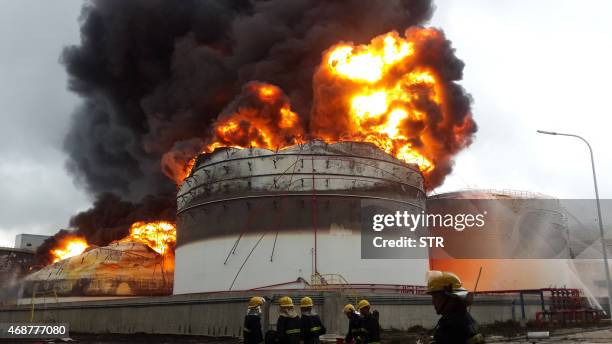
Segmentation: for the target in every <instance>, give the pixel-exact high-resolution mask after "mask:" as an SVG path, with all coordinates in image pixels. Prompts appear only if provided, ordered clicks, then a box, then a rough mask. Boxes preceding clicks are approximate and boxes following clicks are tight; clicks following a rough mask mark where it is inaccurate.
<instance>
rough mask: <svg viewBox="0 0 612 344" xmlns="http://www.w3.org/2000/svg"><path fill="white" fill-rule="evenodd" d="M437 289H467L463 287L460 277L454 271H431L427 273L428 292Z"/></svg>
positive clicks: (459, 291)
mask: <svg viewBox="0 0 612 344" xmlns="http://www.w3.org/2000/svg"><path fill="white" fill-rule="evenodd" d="M437 291H446V292H451V293H462V292H465V291H466V289H465V288H463V285H462V284H461V280H460V279H459V277H458V276H457V275H455V274H454V273H452V272H448V271H429V272H428V273H427V293H428V294H430V293H434V292H437Z"/></svg>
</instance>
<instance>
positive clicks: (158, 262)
mask: <svg viewBox="0 0 612 344" xmlns="http://www.w3.org/2000/svg"><path fill="white" fill-rule="evenodd" d="M172 277H173V260H172V257H169V256H166V255H164V254H160V253H158V252H156V251H155V250H153V249H152V248H151V247H149V246H148V245H146V244H144V243H141V242H135V241H116V242H113V243H111V244H110V245H108V246H105V247H90V248H89V249H88V250H87V251H85V252H84V253H82V254H79V255H75V256H72V257H69V258H66V259H62V260H59V261H57V262H55V263H53V264H51V265H49V266H46V267H44V268H43V269H41V270H39V271H37V272H34V273H32V274H30V275H28V276H27V277H26V278H25V280H24V283H23V288H24V290H23V296H26V297H36V296H37V295H47V296H50V295H57V296H150V295H169V294H171V293H172Z"/></svg>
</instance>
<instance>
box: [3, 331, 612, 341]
mask: <svg viewBox="0 0 612 344" xmlns="http://www.w3.org/2000/svg"><path fill="white" fill-rule="evenodd" d="M429 338H430V337H429V336H427V335H425V334H414V333H404V334H400V333H394V334H389V333H386V334H385V335H384V336H383V340H382V343H385V344H396V343H397V344H411V343H418V344H427V343H429ZM486 341H487V343H499V344H519V343H520V344H525V343H542V344H544V343H556V344H573V343H580V344H591V343H592V344H599V343H608V344H610V343H612V329H611V328H608V329H591V330H580V329H574V330H571V329H570V330H562V331H559V333H557V334H554V335H552V336H551V337H550V338H548V339H538V340H527V338H526V337H525V336H519V337H515V338H513V339H508V338H504V337H501V336H495V335H490V336H487V338H486ZM0 343H31V344H33V343H36V344H46V343H87V344H127V343H135V344H170V343H185V344H239V343H241V341H240V340H238V339H233V338H211V337H200V336H176V335H147V334H133V335H120V334H105V335H89V334H83V335H80V334H74V335H72V336H71V338H70V339H68V340H66V341H63V340H59V339H55V340H42V339H37V340H21V341H19V340H2V339H0Z"/></svg>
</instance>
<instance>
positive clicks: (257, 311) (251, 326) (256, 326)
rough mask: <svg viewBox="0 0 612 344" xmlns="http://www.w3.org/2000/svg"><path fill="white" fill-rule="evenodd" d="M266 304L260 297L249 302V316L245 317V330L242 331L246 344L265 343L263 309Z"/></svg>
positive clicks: (255, 297)
mask: <svg viewBox="0 0 612 344" xmlns="http://www.w3.org/2000/svg"><path fill="white" fill-rule="evenodd" d="M265 302H266V301H265V299H264V298H263V297H260V296H253V297H252V298H251V299H250V300H249V306H248V309H247V314H246V316H245V317H244V329H243V330H242V337H243V338H244V344H261V343H263V340H264V338H263V333H262V331H261V307H262V306H263V304H264V303H265Z"/></svg>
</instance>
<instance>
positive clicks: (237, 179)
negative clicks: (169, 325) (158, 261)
mask: <svg viewBox="0 0 612 344" xmlns="http://www.w3.org/2000/svg"><path fill="white" fill-rule="evenodd" d="M177 203H178V204H177V205H178V214H177V218H178V221H177V222H178V223H177V248H176V270H175V280H174V281H175V284H174V293H175V294H183V293H191V292H210V291H225V290H246V289H255V288H303V287H307V286H308V285H309V284H311V282H314V283H321V282H322V280H325V279H326V278H327V279H335V281H336V282H337V283H349V284H364V283H367V284H400V285H422V284H423V280H424V276H425V272H426V271H427V269H428V260H427V259H414V260H375V259H362V258H361V242H360V237H361V235H360V233H361V222H362V221H361V220H362V219H361V215H362V212H361V210H362V209H363V207H365V206H366V204H367V206H368V207H371V206H372V204H375V205H376V206H380V207H381V208H384V209H406V208H407V209H410V210H411V211H415V212H420V211H422V210H423V209H424V207H425V193H424V191H423V177H422V174H421V173H420V172H419V170H418V168H417V167H416V166H414V165H409V164H406V163H404V162H402V161H400V160H398V159H396V158H394V157H392V156H390V155H388V154H386V153H385V152H383V151H382V150H380V149H379V148H377V147H376V146H374V145H372V144H369V143H358V142H339V143H334V144H327V143H324V142H321V141H310V142H308V143H306V144H303V145H296V146H291V147H287V148H285V149H282V150H278V151H272V150H268V149H261V148H247V149H238V148H222V149H217V150H215V152H213V153H210V154H202V155H200V156H199V157H198V159H197V161H196V163H195V165H194V168H193V170H192V172H191V174H190V176H189V177H188V178H187V179H186V180H185V181H184V183H183V184H182V185H181V187H180V190H179V192H178V195H177ZM334 276H335V278H333V277H334ZM328 282H330V283H332V281H328Z"/></svg>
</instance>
